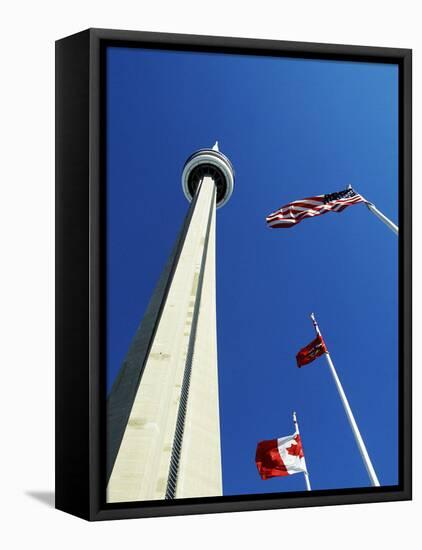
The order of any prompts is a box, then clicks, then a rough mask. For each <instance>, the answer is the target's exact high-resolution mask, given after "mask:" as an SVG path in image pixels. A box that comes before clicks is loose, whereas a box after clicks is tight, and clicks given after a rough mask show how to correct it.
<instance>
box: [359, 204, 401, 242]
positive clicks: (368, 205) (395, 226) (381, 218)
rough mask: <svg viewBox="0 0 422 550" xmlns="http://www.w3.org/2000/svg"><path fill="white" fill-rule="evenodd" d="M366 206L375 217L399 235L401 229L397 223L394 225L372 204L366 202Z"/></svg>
mask: <svg viewBox="0 0 422 550" xmlns="http://www.w3.org/2000/svg"><path fill="white" fill-rule="evenodd" d="M365 204H366V206H367V207H368V210H370V211H371V212H372V213H373V214H375V216H377V217H378V218H379V219H380V220H381V221H382V222H384V223H385V225H386V226H387V227H388V228H389V229H391V231H393V232H394V233H395V234H396V235H398V234H399V228H398V227H397V225H396V224H395V223H393V222H392V221H391V220H390V219H388V218H387V216H384V214H383V213H382V212H380V211H379V210H378V208H377V207H376V206H375V205H374V204H372V202H369V201H365Z"/></svg>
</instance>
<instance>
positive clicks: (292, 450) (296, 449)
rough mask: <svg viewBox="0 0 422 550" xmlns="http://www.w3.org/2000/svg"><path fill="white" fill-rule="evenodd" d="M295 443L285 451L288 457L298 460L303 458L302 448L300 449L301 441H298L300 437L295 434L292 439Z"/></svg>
mask: <svg viewBox="0 0 422 550" xmlns="http://www.w3.org/2000/svg"><path fill="white" fill-rule="evenodd" d="M294 439H295V441H296V443H292V444H291V445H290V447H287V448H286V451H287V452H288V453H289V455H293V456H298V457H299V458H302V457H303V456H305V455H304V454H303V447H302V441H301V439H300V435H299V434H297V435H295V437H294Z"/></svg>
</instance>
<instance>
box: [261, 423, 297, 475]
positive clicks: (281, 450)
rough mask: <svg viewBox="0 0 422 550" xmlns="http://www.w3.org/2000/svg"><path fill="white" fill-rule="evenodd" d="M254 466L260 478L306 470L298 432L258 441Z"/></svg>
mask: <svg viewBox="0 0 422 550" xmlns="http://www.w3.org/2000/svg"><path fill="white" fill-rule="evenodd" d="M255 462H256V466H257V468H258V472H259V475H260V476H261V478H262V479H269V478H270V477H277V476H288V475H292V474H298V473H301V472H306V463H305V457H304V454H303V447H302V441H301V439H300V435H299V434H297V433H296V434H293V435H288V436H286V437H279V438H278V439H270V440H268V441H260V442H259V443H258V445H257V448H256V456H255Z"/></svg>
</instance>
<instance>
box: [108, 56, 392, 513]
mask: <svg viewBox="0 0 422 550" xmlns="http://www.w3.org/2000/svg"><path fill="white" fill-rule="evenodd" d="M105 59H106V64H105V65H106V66H105V71H106V85H105V100H106V103H105V116H106V124H105V128H104V131H105V133H106V135H105V144H106V159H107V160H106V233H107V237H106V263H107V274H106V280H107V289H106V298H107V300H106V301H107V303H106V309H107V329H106V331H107V335H106V336H107V338H106V341H107V344H106V363H107V372H106V388H105V393H106V399H107V415H106V416H107V417H106V439H107V441H106V450H105V452H106V455H107V456H106V466H107V467H106V470H107V471H106V475H107V479H106V480H105V484H106V487H107V489H106V494H107V502H108V503H123V502H141V501H152V500H155V501H157V500H165V499H167V500H171V499H186V498H204V497H221V496H236V495H257V494H266V493H280V494H284V493H289V494H291V493H292V492H304V494H307V493H309V492H312V491H324V490H327V491H329V490H335V489H351V490H353V489H356V490H357V489H359V488H365V487H374V490H376V488H377V487H387V486H389V487H391V486H397V485H398V483H399V466H398V464H399V453H400V448H399V445H398V379H399V371H398V238H397V234H398V228H397V225H398V117H399V113H398V66H397V65H395V64H389V63H363V62H354V61H350V62H349V61H328V60H317V59H301V58H288V57H262V56H252V55H240V54H239V55H237V54H222V53H206V52H192V51H190V52H189V51H170V50H157V49H143V48H137V47H132V48H126V47H120V46H108V47H107V50H106V55H105Z"/></svg>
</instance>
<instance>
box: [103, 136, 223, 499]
mask: <svg viewBox="0 0 422 550" xmlns="http://www.w3.org/2000/svg"><path fill="white" fill-rule="evenodd" d="M182 188H183V192H184V194H185V196H186V198H187V199H188V200H189V202H190V206H189V210H188V212H187V215H186V218H185V220H184V222H183V225H182V228H181V231H180V233H179V235H178V237H177V240H176V243H175V246H174V248H173V251H172V253H171V254H170V258H169V260H168V262H167V264H166V266H165V268H164V270H163V272H162V274H161V276H160V278H159V280H158V283H157V286H156V288H155V290H154V292H153V295H152V297H151V300H150V302H149V305H148V307H147V310H146V312H145V315H144V318H143V320H142V322H141V324H140V325H139V327H138V329H137V331H136V333H135V336H134V338H133V340H132V343H131V345H130V347H129V350H128V352H127V355H126V357H125V359H124V361H123V364H122V366H121V369H120V372H119V374H118V376H117V378H116V380H115V382H114V384H113V387H112V389H111V391H110V394H109V396H108V399H107V502H109V503H113V502H133V501H142V500H161V499H174V498H192V497H207V496H221V495H222V473H221V448H220V418H219V405H218V364H217V333H216V279H215V223H216V221H215V218H216V208H220V207H222V206H223V205H225V204H226V203H227V201H228V200H229V199H230V197H231V195H232V193H233V188H234V170H233V167H232V164H231V162H230V161H229V159H228V158H227V157H226V156H225V155H223V154H222V153H221V152H220V151H219V149H218V143H216V144H215V145H214V147H213V148H212V149H201V150H199V151H197V152H195V153H193V154H192V155H191V156H190V157H189V158H188V159H187V161H186V163H185V166H184V168H183V172H182Z"/></svg>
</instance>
